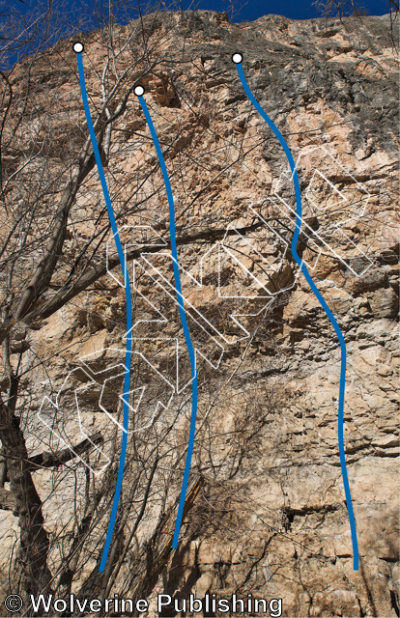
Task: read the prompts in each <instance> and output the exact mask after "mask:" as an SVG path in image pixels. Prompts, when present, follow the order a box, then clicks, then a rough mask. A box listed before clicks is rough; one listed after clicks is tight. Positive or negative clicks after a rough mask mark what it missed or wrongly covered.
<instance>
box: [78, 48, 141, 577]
mask: <svg viewBox="0 0 400 618" xmlns="http://www.w3.org/2000/svg"><path fill="white" fill-rule="evenodd" d="M76 55H77V60H78V70H79V82H80V87H81V94H82V102H83V107H84V110H85V116H86V122H87V125H88V129H89V135H90V139H91V142H92V147H93V152H94V156H95V159H96V163H97V169H98V172H99V177H100V182H101V186H102V189H103V194H104V199H105V202H106V206H107V212H108V217H109V219H110V224H111V229H112V231H113V234H114V240H115V245H116V247H117V252H118V257H119V261H120V262H121V267H122V273H123V275H124V283H125V297H126V332H129V331H130V330H131V328H132V298H131V285H130V282H129V276H128V270H127V266H126V261H125V256H124V251H123V249H122V245H121V240H120V237H119V232H118V227H117V223H116V221H115V216H114V211H113V208H112V205H111V200H110V195H109V193H108V188H107V183H106V179H105V176H104V170H103V165H102V162H101V157H100V152H99V147H98V145H97V139H96V134H95V132H94V127H93V123H92V118H91V115H90V109H89V103H88V98H87V92H86V84H85V72H84V69H83V61H82V54H81V53H79V52H77V54H76ZM132 342H133V340H132V338H130V339H129V338H127V339H126V353H125V380H124V396H123V402H124V407H123V432H122V443H121V454H120V458H119V467H118V476H117V484H116V486H115V493H114V500H113V505H112V510H111V516H110V521H109V524H108V530H107V536H106V541H105V544H104V548H103V553H102V556H101V561H100V567H99V571H100V573H103V571H104V569H105V566H106V562H107V557H108V552H109V550H110V545H111V540H112V536H113V532H114V526H115V520H116V518H117V511H118V503H119V498H120V495H121V488H122V479H123V476H124V468H125V458H126V449H127V446H128V425H129V385H130V376H131V358H132Z"/></svg>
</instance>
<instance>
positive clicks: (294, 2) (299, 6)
mask: <svg viewBox="0 0 400 618" xmlns="http://www.w3.org/2000/svg"><path fill="white" fill-rule="evenodd" d="M356 1H357V2H359V3H362V5H363V6H364V7H365V8H366V9H367V11H368V14H369V15H383V14H385V13H389V10H390V9H389V0H356ZM4 4H7V5H8V6H11V5H13V6H14V8H16V9H18V11H19V12H21V13H22V14H29V12H30V11H32V9H34V8H35V7H36V6H37V5H38V0H24V4H22V3H21V2H20V0H7V3H4ZM90 4H91V5H92V6H96V5H97V6H99V7H100V6H101V5H102V6H104V7H106V6H107V5H108V1H104V2H103V1H102V0H100V1H98V0H94V1H93V2H91V3H90ZM115 4H117V2H115ZM129 4H130V5H131V6H133V5H134V4H135V3H134V2H130V3H129ZM144 4H145V2H143V0H142V5H144ZM166 4H167V5H168V0H166ZM180 4H181V5H182V7H183V8H184V9H187V8H193V7H194V6H195V7H196V8H199V9H211V10H214V11H225V10H227V9H228V8H229V4H230V3H229V1H228V0H192V1H191V0H183V1H182V2H180ZM54 5H58V6H59V7H61V5H63V6H65V8H66V10H67V11H68V9H69V8H70V7H72V6H73V7H74V9H75V10H76V8H78V6H79V5H81V7H82V10H83V11H84V10H85V8H86V7H87V3H85V2H83V1H82V2H79V0H78V1H77V0H61V1H60V0H55V1H54ZM234 6H235V15H234V16H233V21H234V22H239V21H244V20H254V19H257V18H258V17H261V16H262V15H267V14H269V13H275V14H277V15H285V16H286V17H290V18H291V19H310V18H312V17H317V16H318V13H317V12H316V10H315V7H314V6H313V4H312V0H306V1H303V2H302V1H299V0H286V1H285V2H276V1H275V2H274V1H273V0H234ZM105 10H106V9H105Z"/></svg>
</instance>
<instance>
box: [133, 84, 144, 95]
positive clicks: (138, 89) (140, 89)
mask: <svg viewBox="0 0 400 618" xmlns="http://www.w3.org/2000/svg"><path fill="white" fill-rule="evenodd" d="M134 93H135V94H136V96H137V97H142V96H143V95H144V88H143V86H135V90H134Z"/></svg>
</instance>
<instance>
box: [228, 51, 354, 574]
mask: <svg viewBox="0 0 400 618" xmlns="http://www.w3.org/2000/svg"><path fill="white" fill-rule="evenodd" d="M234 62H235V64H236V68H237V71H238V74H239V77H240V81H241V82H242V86H243V88H244V90H245V92H246V94H247V96H248V98H249V99H250V101H251V103H252V104H253V105H254V107H255V108H256V110H257V111H258V113H259V114H260V116H261V117H262V118H263V120H265V122H266V123H267V124H268V126H269V127H270V128H271V129H272V131H273V132H274V134H275V136H276V137H277V138H278V140H279V143H280V144H281V146H282V148H283V149H284V151H285V154H286V157H287V160H288V162H289V165H290V169H291V172H292V177H293V182H294V188H295V192H296V229H295V232H294V234H293V239H292V245H291V250H292V255H293V258H294V259H295V261H296V262H297V264H298V265H299V267H300V269H301V271H302V273H303V275H304V276H305V278H306V280H307V283H308V285H309V286H310V288H311V289H312V291H313V292H314V294H315V296H316V297H317V299H318V301H319V303H320V305H321V306H322V308H323V310H324V311H325V313H326V315H327V316H328V318H329V320H330V322H331V324H332V326H333V328H334V329H335V332H336V335H337V337H338V339H339V342H340V349H341V362H340V385H339V405H338V441H339V457H340V467H341V470H342V478H343V485H344V492H345V495H346V506H347V512H348V515H349V522H350V530H351V540H352V544H353V569H354V571H358V543H357V532H356V522H355V518H354V513H353V505H352V502H351V493H350V485H349V479H348V476H347V468H346V458H345V453H344V440H343V410H344V391H345V384H346V343H345V340H344V337H343V334H342V331H341V330H340V327H339V325H338V323H337V322H336V320H335V317H334V315H333V313H332V311H331V310H330V309H329V307H328V305H327V303H326V301H325V299H324V298H323V296H322V294H321V293H320V291H319V290H318V288H317V286H316V285H315V283H314V281H313V280H312V278H311V276H310V274H309V272H308V270H307V268H306V266H305V265H304V263H303V261H302V260H301V259H300V257H299V255H298V253H297V243H298V239H299V235H300V228H301V222H302V208H301V191H300V183H299V178H298V175H297V170H296V165H295V162H294V159H293V156H292V153H291V151H290V149H289V146H288V145H287V143H286V141H285V139H284V137H283V136H282V134H281V133H280V131H279V129H278V128H277V127H276V126H275V124H274V123H273V122H272V120H271V119H270V118H269V116H268V115H267V114H266V112H265V111H264V110H263V109H262V107H261V106H260V104H259V103H258V101H257V100H256V98H255V97H254V95H253V93H252V92H251V90H250V88H249V86H248V84H247V81H246V78H245V76H244V73H243V68H242V65H241V63H236V61H235V60H234Z"/></svg>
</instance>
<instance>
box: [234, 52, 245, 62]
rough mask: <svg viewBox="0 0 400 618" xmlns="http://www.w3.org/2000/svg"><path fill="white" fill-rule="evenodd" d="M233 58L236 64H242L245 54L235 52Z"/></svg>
mask: <svg viewBox="0 0 400 618" xmlns="http://www.w3.org/2000/svg"><path fill="white" fill-rule="evenodd" d="M232 60H233V62H234V63H235V64H240V63H241V62H242V60H243V56H242V54H239V53H236V54H233V56H232Z"/></svg>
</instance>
